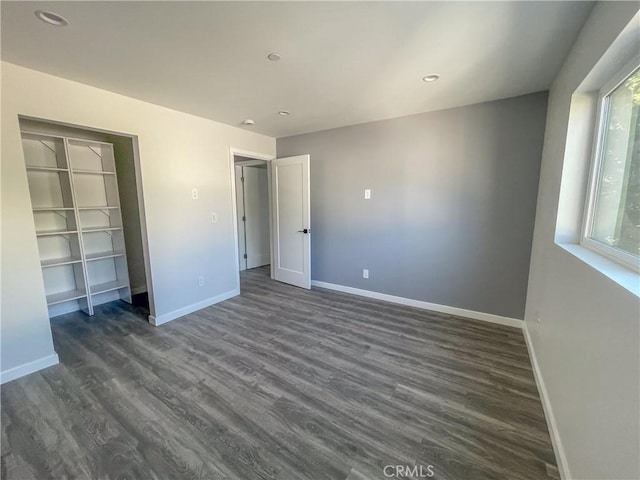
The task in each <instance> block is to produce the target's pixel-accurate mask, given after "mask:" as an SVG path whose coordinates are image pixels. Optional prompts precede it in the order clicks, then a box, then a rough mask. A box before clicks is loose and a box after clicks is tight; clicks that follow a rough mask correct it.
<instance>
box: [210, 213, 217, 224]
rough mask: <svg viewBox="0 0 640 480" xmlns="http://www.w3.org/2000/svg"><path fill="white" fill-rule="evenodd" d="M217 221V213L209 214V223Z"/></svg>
mask: <svg viewBox="0 0 640 480" xmlns="http://www.w3.org/2000/svg"><path fill="white" fill-rule="evenodd" d="M217 222H218V215H216V214H215V213H212V214H211V223H217Z"/></svg>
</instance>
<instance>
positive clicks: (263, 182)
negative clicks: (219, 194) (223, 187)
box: [234, 155, 271, 272]
mask: <svg viewBox="0 0 640 480" xmlns="http://www.w3.org/2000/svg"><path fill="white" fill-rule="evenodd" d="M234 174H235V186H236V189H235V190H236V222H237V228H238V270H239V271H240V272H242V271H244V270H251V269H253V268H258V267H265V266H268V265H270V264H271V228H270V221H271V214H270V201H269V171H268V169H267V162H266V161H265V160H259V159H254V158H249V157H244V156H240V155H234Z"/></svg>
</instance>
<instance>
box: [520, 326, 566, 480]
mask: <svg viewBox="0 0 640 480" xmlns="http://www.w3.org/2000/svg"><path fill="white" fill-rule="evenodd" d="M523 323H524V325H523V327H522V331H523V333H524V340H525V342H526V344H527V350H528V351H529V358H530V359H531V367H532V368H533V376H534V378H535V380H536V385H537V386H538V393H539V394H540V400H541V401H542V409H543V410H544V417H545V419H546V420H547V428H548V429H549V435H550V436H551V444H552V445H553V452H554V453H555V455H556V461H557V462H558V472H559V473H560V478H561V479H562V480H569V479H570V478H572V477H571V471H570V470H569V464H568V463H567V456H566V454H565V452H564V447H563V446H562V440H561V439H560V432H559V431H558V424H557V423H556V417H555V416H554V415H553V408H552V407H551V401H550V400H549V394H548V393H547V387H545V384H544V379H543V377H542V372H541V371H540V366H539V365H538V359H537V358H536V352H535V350H534V349H533V342H532V341H531V336H530V335H529V328H528V326H527V323H526V322H523Z"/></svg>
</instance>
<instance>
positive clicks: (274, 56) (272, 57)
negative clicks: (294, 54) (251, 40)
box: [267, 52, 280, 62]
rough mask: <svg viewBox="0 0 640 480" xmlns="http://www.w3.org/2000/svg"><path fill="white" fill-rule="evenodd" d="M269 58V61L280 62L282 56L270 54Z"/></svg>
mask: <svg viewBox="0 0 640 480" xmlns="http://www.w3.org/2000/svg"><path fill="white" fill-rule="evenodd" d="M267 58H268V59H269V60H271V61H272V62H277V61H278V60H280V54H278V53H275V52H274V53H270V54H269V55H267Z"/></svg>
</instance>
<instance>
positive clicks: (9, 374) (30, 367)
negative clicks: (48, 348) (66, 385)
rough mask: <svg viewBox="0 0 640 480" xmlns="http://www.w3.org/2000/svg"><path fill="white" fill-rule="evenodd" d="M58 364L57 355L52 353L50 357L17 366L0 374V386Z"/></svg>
mask: <svg viewBox="0 0 640 480" xmlns="http://www.w3.org/2000/svg"><path fill="white" fill-rule="evenodd" d="M59 362H60V360H59V359H58V354H57V353H54V354H52V355H47V356H46V357H42V358H39V359H38V360H34V361H33V362H29V363H24V364H22V365H18V366H17V367H13V368H10V369H9V370H5V371H3V372H0V384H2V383H7V382H10V381H11V380H15V379H16V378H20V377H24V376H25V375H29V374H30V373H34V372H37V371H38V370H42V369H43V368H47V367H52V366H53V365H57V364H58V363H59Z"/></svg>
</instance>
